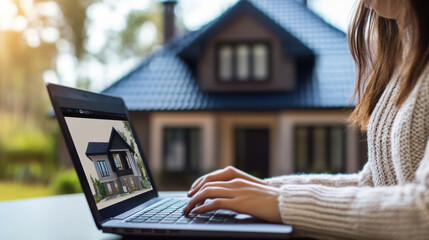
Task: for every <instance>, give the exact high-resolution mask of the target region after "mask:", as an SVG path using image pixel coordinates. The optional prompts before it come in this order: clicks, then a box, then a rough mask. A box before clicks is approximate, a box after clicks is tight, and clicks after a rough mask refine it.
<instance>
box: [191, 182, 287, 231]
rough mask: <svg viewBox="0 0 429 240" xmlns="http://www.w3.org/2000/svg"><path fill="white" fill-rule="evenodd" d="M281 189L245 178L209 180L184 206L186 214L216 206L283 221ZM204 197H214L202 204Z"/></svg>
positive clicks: (261, 217) (215, 208) (205, 210)
mask: <svg viewBox="0 0 429 240" xmlns="http://www.w3.org/2000/svg"><path fill="white" fill-rule="evenodd" d="M279 195H280V190H279V189H278V188H275V187H271V186H266V185H262V184H258V183H254V182H250V181H247V180H244V179H233V180H231V181H219V182H208V183H206V184H204V186H203V187H201V189H199V191H198V192H197V193H196V194H195V195H194V196H193V197H192V198H191V200H190V201H189V203H188V204H187V205H186V207H185V208H184V209H183V212H184V213H185V214H189V213H190V212H191V211H192V213H196V214H200V213H205V212H208V211H213V210H217V209H229V210H233V211H236V212H239V213H244V214H249V215H252V216H254V217H257V218H260V219H263V220H266V221H269V222H278V223H280V222H282V221H281V216H280V212H279V204H278V197H279ZM207 199H213V201H210V202H208V203H205V201H206V200H207Z"/></svg>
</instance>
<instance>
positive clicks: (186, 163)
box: [163, 127, 201, 173]
mask: <svg viewBox="0 0 429 240" xmlns="http://www.w3.org/2000/svg"><path fill="white" fill-rule="evenodd" d="M200 146H201V131H200V129H199V128H173V127H167V128H164V129H163V166H164V169H165V170H166V171H167V172H169V173H180V172H191V173H198V170H199V169H198V166H199V164H198V163H199V161H201V158H200V156H201V154H200Z"/></svg>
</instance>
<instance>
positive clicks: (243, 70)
mask: <svg viewBox="0 0 429 240" xmlns="http://www.w3.org/2000/svg"><path fill="white" fill-rule="evenodd" d="M235 50H236V56H237V80H238V81H247V80H248V79H249V77H250V66H249V65H250V61H249V56H250V54H249V46H248V45H246V44H239V45H237V47H236V49H235Z"/></svg>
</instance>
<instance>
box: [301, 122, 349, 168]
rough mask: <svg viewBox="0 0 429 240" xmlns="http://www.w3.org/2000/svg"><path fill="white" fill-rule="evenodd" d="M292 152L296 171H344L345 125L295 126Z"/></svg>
mask: <svg viewBox="0 0 429 240" xmlns="http://www.w3.org/2000/svg"><path fill="white" fill-rule="evenodd" d="M294 153H295V171H296V172H307V173H310V172H317V173H342V172H345V169H346V159H345V158H346V127H345V126H344V125H326V126H304V125H302V126H296V127H295V152H294Z"/></svg>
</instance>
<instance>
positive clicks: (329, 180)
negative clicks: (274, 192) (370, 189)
mask: <svg viewBox="0 0 429 240" xmlns="http://www.w3.org/2000/svg"><path fill="white" fill-rule="evenodd" d="M264 181H265V183H267V184H268V185H270V186H273V187H281V186H282V185H285V184H296V185H307V184H318V185H324V186H331V187H345V186H373V183H372V174H371V169H370V167H369V164H368V163H367V164H365V166H364V167H363V169H362V170H361V171H360V172H359V173H352V174H299V175H288V176H279V177H273V178H267V179H264Z"/></svg>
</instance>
